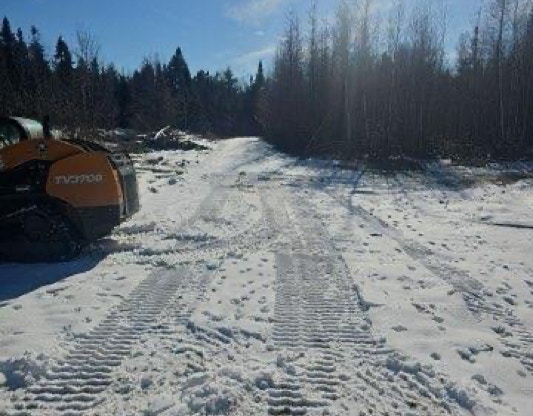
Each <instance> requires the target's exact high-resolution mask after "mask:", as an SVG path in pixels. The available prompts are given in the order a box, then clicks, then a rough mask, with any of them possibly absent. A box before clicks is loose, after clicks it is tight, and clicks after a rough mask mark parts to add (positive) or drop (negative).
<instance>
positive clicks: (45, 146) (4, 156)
mask: <svg viewBox="0 0 533 416" xmlns="http://www.w3.org/2000/svg"><path fill="white" fill-rule="evenodd" d="M83 151H84V150H83V149H82V148H81V147H78V146H75V145H73V144H70V143H67V142H64V141H61V140H24V141H22V142H19V143H17V144H14V145H12V146H9V147H6V148H5V149H1V150H0V171H3V170H8V169H12V168H15V167H17V166H19V165H21V164H23V163H25V162H29V161H30V160H60V159H64V158H66V157H69V156H72V155H75V154H78V153H82V152H83Z"/></svg>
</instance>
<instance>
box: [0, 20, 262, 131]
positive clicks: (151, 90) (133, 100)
mask: <svg viewBox="0 0 533 416" xmlns="http://www.w3.org/2000/svg"><path fill="white" fill-rule="evenodd" d="M264 84H265V76H264V74H263V68H262V64H260V65H259V68H258V73H257V76H256V77H255V78H251V79H250V82H249V83H247V84H246V85H242V83H240V82H239V81H238V79H237V78H236V77H235V76H234V74H233V72H232V71H231V69H229V68H228V69H227V70H226V71H224V72H222V73H216V74H214V75H213V74H210V73H209V72H206V71H199V72H198V73H197V74H196V75H194V76H192V75H191V73H190V70H189V67H188V65H187V62H186V61H185V59H184V57H183V54H182V51H181V49H180V48H178V49H177V50H176V53H175V54H174V55H173V56H172V58H171V59H170V61H169V62H168V63H166V64H163V63H161V62H159V61H157V60H145V61H144V62H143V63H142V65H141V67H140V69H138V70H135V71H134V72H133V73H132V74H123V73H120V72H119V71H118V70H117V69H116V68H115V67H114V65H113V64H105V63H103V62H102V61H101V59H100V56H99V45H98V43H97V42H96V41H95V39H94V37H93V36H92V35H91V34H89V33H86V32H79V33H78V34H77V37H76V44H75V45H74V47H73V48H71V47H69V45H67V43H66V41H65V40H64V39H63V38H62V37H59V38H58V40H57V43H56V45H55V50H54V53H53V56H50V57H49V56H47V54H46V53H45V48H44V46H43V44H42V42H41V39H40V34H39V30H38V29H37V28H36V27H32V28H31V32H30V35H29V37H28V38H27V37H26V36H25V35H24V33H23V32H22V30H21V29H18V30H17V31H16V32H13V31H12V29H11V25H10V22H9V20H8V19H7V18H4V19H3V23H2V28H1V33H0V85H1V88H0V114H3V115H17V116H26V117H31V118H36V119H42V118H43V117H44V116H45V115H49V116H50V118H51V121H52V123H53V124H54V125H57V126H61V127H67V128H69V129H70V130H72V131H77V132H78V134H80V135H84V134H89V133H90V132H91V131H92V130H94V129H95V128H107V129H111V128H116V127H123V128H133V129H137V130H141V131H148V130H153V129H157V128H162V127H164V126H166V125H172V126H175V127H178V128H181V129H183V130H188V131H194V132H197V133H214V134H216V135H222V136H230V135H237V134H258V133H259V124H258V123H257V121H256V117H255V115H254V113H255V112H256V110H255V109H256V108H257V105H258V104H257V103H258V99H259V92H260V91H261V90H262V89H263V87H264Z"/></svg>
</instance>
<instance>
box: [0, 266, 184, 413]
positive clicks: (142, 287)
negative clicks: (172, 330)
mask: <svg viewBox="0 0 533 416" xmlns="http://www.w3.org/2000/svg"><path fill="white" fill-rule="evenodd" d="M188 273H189V271H188V270H187V269H185V268H180V269H176V270H168V271H164V272H162V273H161V272H159V273H153V274H152V275H151V276H149V277H148V278H147V279H145V280H144V281H143V282H141V283H140V284H139V285H138V286H137V287H136V288H135V289H134V290H133V291H132V293H131V294H130V296H129V297H128V298H127V299H126V300H124V301H123V302H122V303H121V304H120V305H119V306H117V307H116V308H115V309H114V310H113V311H112V312H111V313H110V314H109V315H108V316H107V317H106V318H105V319H104V320H103V321H101V322H100V323H99V324H98V325H97V326H96V327H95V328H93V329H92V330H91V331H90V332H88V333H87V334H83V335H78V336H76V337H75V338H74V340H73V341H72V345H71V346H70V347H69V348H68V352H67V354H66V355H65V356H64V357H63V358H62V359H61V360H59V361H57V362H56V364H55V365H53V366H51V367H50V368H49V369H48V370H47V372H46V374H45V375H44V377H43V378H42V379H41V380H39V381H38V382H37V383H35V384H34V385H32V386H30V387H28V388H27V389H26V391H25V394H24V395H23V397H22V398H21V399H20V400H17V401H16V402H15V403H14V410H15V412H13V413H7V414H8V415H32V414H35V415H37V414H38V415H48V414H50V415H52V414H53V415H82V414H84V413H85V412H87V411H90V410H92V409H94V408H96V407H97V406H99V405H100V404H101V403H102V402H103V401H104V400H105V399H104V396H103V394H102V393H104V392H105V391H106V390H108V389H109V387H110V386H111V385H112V383H113V381H114V373H115V370H116V369H117V368H118V367H120V366H121V364H122V362H123V360H124V359H126V358H127V357H128V356H129V355H130V354H131V350H132V347H133V346H134V345H135V344H136V343H137V341H138V340H139V339H140V337H141V336H142V335H143V334H145V333H147V332H148V331H150V329H151V328H152V326H153V325H154V322H155V321H156V319H155V318H157V317H158V316H159V314H160V313H161V312H162V311H163V309H164V308H165V306H166V305H167V304H168V303H169V302H170V300H171V298H172V297H173V295H174V293H175V292H176V291H177V290H178V289H179V287H180V285H181V280H180V276H186V275H187V274H188Z"/></svg>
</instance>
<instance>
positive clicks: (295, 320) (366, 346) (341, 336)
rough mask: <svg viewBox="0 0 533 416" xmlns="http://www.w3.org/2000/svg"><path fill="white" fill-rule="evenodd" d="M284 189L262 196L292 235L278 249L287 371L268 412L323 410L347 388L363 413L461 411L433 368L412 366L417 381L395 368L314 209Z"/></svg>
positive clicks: (281, 344)
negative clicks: (430, 376)
mask: <svg viewBox="0 0 533 416" xmlns="http://www.w3.org/2000/svg"><path fill="white" fill-rule="evenodd" d="M280 194H283V192H281V191H280V189H277V190H276V192H273V193H272V194H268V195H265V198H264V204H265V206H266V208H265V212H266V218H267V221H268V222H269V223H271V224H272V226H274V227H278V228H283V229H284V233H285V237H287V241H284V240H283V238H282V239H281V240H280V245H279V246H278V250H277V255H276V266H277V276H276V300H275V308H274V332H273V341H274V344H275V346H276V347H277V349H278V351H279V353H280V356H281V357H288V358H286V359H282V361H281V362H278V367H281V368H282V369H283V370H284V373H283V376H282V377H280V380H277V381H276V382H275V385H274V386H273V387H272V388H271V389H269V390H268V400H267V404H268V413H269V414H272V415H282V414H283V415H304V414H318V413H317V412H322V411H325V410H326V409H327V408H328V407H330V406H331V405H332V403H334V402H335V401H337V400H339V399H342V398H343V397H345V396H346V394H349V395H355V396H358V398H359V400H358V401H359V402H360V409H361V411H363V409H364V410H365V411H371V412H372V411H375V410H376V409H377V408H380V409H381V410H382V411H383V412H388V414H398V415H399V414H405V412H406V411H407V410H410V411H413V410H418V411H422V412H426V413H424V414H434V415H438V414H450V413H451V414H454V413H456V409H455V408H448V407H447V406H446V405H445V404H444V403H445V399H447V398H445V397H444V396H443V393H442V391H444V390H439V388H438V386H437V385H438V382H435V380H433V381H431V380H429V379H428V378H427V377H426V376H425V374H426V373H431V371H432V370H431V369H428V368H426V369H423V368H416V369H415V370H413V374H416V376H417V377H419V378H420V380H421V381H418V382H416V383H415V382H414V381H412V380H411V379H410V378H411V375H410V374H409V373H408V372H407V371H404V369H402V368H401V365H400V364H398V365H400V368H399V369H398V368H396V367H395V365H397V364H396V363H401V362H402V361H401V359H400V358H398V354H397V353H395V352H394V351H393V350H391V349H390V348H388V347H387V345H386V340H385V339H383V338H381V337H379V336H377V335H376V334H374V333H373V332H372V328H371V322H370V320H369V318H368V316H367V314H366V310H365V307H364V302H363V300H362V298H361V297H360V294H359V291H358V289H357V286H356V285H354V284H353V279H352V277H351V275H350V272H349V269H348V267H347V265H346V263H345V261H344V259H343V257H342V256H341V255H340V254H339V252H338V251H337V250H336V248H335V247H334V245H333V243H332V240H331V238H330V236H329V234H328V233H327V231H326V229H325V227H324V226H323V225H322V223H321V222H320V220H319V219H318V217H317V215H316V213H315V212H314V211H313V210H312V209H311V207H310V206H309V203H308V202H307V201H304V200H302V198H299V199H296V198H294V197H292V196H289V195H288V194H285V195H284V196H283V197H281V198H280V197H279V195H280ZM285 204H287V205H285ZM276 222H278V224H277V225H276ZM288 236H290V237H288ZM282 248H283V249H282ZM302 354H303V355H304V356H305V360H300V359H299V357H302ZM278 361H279V359H278ZM301 361H303V362H301ZM354 363H357V364H354ZM354 365H355V366H356V367H357V370H356V371H354V373H356V374H357V379H356V380H350V376H349V375H348V373H346V372H345V369H346V367H348V366H354ZM394 371H396V373H395V372H394ZM402 377H403V378H404V379H407V380H408V381H402V380H403V379H402ZM413 377H415V375H413ZM369 389H372V390H375V392H373V393H372V392H369ZM421 391H423V392H424V394H423V395H422V394H421V393H420V392H421ZM384 392H386V396H387V397H383V395H384ZM372 397H375V398H377V400H374V399H372ZM320 409H323V410H320ZM352 410H353V409H352ZM320 414H322V413H320ZM383 414H387V413H383Z"/></svg>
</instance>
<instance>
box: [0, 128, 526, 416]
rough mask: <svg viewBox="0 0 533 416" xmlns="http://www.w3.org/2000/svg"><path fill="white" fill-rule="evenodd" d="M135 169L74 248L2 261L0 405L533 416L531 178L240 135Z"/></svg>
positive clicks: (66, 411)
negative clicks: (100, 221) (329, 158)
mask: <svg viewBox="0 0 533 416" xmlns="http://www.w3.org/2000/svg"><path fill="white" fill-rule="evenodd" d="M138 167H139V172H140V175H141V190H142V198H143V200H142V205H143V209H142V211H141V212H140V213H139V214H138V215H137V216H136V217H135V218H133V219H132V221H130V222H129V223H127V224H124V225H123V226H122V227H121V228H120V229H118V230H117V231H116V233H115V234H114V235H113V236H112V237H110V238H109V239H106V240H104V241H102V242H101V243H99V244H98V245H97V246H96V247H94V248H92V249H91V250H90V251H89V252H88V253H87V254H86V256H85V257H84V258H82V259H80V260H79V261H77V262H74V263H71V264H65V265H41V266H22V265H0V284H1V285H2V286H1V288H0V415H9V416H13V415H163V416H171V415H174V416H177V415H183V416H185V415H246V416H248V415H267V414H270V415H354V416H360V415H471V414H475V415H524V416H525V415H528V414H530V413H529V409H530V407H531V405H532V404H533V402H532V399H531V397H533V381H532V380H533V297H532V291H533V257H532V256H531V255H530V253H531V250H532V249H533V243H532V241H533V240H532V238H531V233H532V232H533V230H532V228H533V220H531V206H533V181H532V180H531V179H524V180H521V181H518V182H516V183H507V182H506V181H505V180H504V179H505V178H506V177H507V176H506V175H503V173H504V171H505V172H507V171H508V170H510V169H511V168H509V167H507V168H506V169H504V168H503V167H501V166H499V167H493V168H491V169H489V168H485V169H464V168H452V167H447V166H441V165H432V166H430V167H429V168H428V170H427V172H425V173H424V174H422V173H413V172H410V173H395V174H393V175H392V174H390V173H389V174H385V173H380V172H376V171H373V170H370V169H365V167H364V166H359V167H358V168H354V169H351V170H343V169H340V168H339V167H338V166H337V165H336V164H335V163H329V162H321V161H301V160H295V159H292V158H289V157H286V156H283V155H281V154H279V153H276V152H275V151H273V150H271V149H270V148H269V147H268V146H267V145H265V144H264V143H262V142H261V141H259V140H257V139H246V138H243V139H233V140H228V141H224V142H221V143H218V144H217V145H215V146H214V148H213V149H212V150H211V151H208V152H159V153H156V154H150V155H147V156H142V157H141V156H139V157H138ZM512 170H513V172H514V174H516V171H519V172H518V173H520V174H521V175H522V177H527V176H529V178H531V171H532V170H531V166H530V165H525V164H523V165H522V164H518V165H513V166H512ZM504 183H505V184H504Z"/></svg>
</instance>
